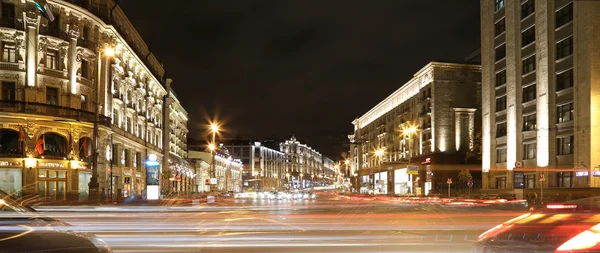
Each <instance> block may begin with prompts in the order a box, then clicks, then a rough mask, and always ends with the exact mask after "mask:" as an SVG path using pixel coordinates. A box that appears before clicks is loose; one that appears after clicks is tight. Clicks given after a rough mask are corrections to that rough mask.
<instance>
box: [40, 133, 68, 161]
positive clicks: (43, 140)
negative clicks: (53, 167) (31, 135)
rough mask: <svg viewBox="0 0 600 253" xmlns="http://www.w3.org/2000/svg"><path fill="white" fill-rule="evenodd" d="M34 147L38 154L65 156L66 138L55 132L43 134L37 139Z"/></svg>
mask: <svg viewBox="0 0 600 253" xmlns="http://www.w3.org/2000/svg"><path fill="white" fill-rule="evenodd" d="M35 149H36V150H37V152H38V154H39V155H40V156H49V157H67V139H66V138H65V137H62V136H61V135H59V134H55V133H47V134H43V135H41V136H40V138H39V139H38V141H37V143H36V145H35Z"/></svg>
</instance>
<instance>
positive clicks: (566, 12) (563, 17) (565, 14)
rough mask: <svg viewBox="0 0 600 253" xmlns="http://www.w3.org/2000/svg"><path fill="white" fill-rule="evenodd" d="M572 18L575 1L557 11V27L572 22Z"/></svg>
mask: <svg viewBox="0 0 600 253" xmlns="http://www.w3.org/2000/svg"><path fill="white" fill-rule="evenodd" d="M571 20H573V3H569V4H568V5H566V6H565V7H563V8H561V9H560V10H558V11H557V12H556V28H558V27H561V26H563V25H564V24H566V23H569V22H571Z"/></svg>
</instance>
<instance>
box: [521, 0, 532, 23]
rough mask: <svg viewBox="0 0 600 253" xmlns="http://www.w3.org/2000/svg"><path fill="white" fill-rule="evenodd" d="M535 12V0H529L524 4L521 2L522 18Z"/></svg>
mask: <svg viewBox="0 0 600 253" xmlns="http://www.w3.org/2000/svg"><path fill="white" fill-rule="evenodd" d="M533 12H535V2H534V1H533V0H528V1H527V2H525V3H524V4H521V19H524V18H526V17H527V16H529V15H530V14H532V13H533Z"/></svg>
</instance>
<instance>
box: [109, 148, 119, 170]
mask: <svg viewBox="0 0 600 253" xmlns="http://www.w3.org/2000/svg"><path fill="white" fill-rule="evenodd" d="M111 151H112V159H111V163H112V164H113V165H118V164H119V144H117V143H113V145H112V149H111Z"/></svg>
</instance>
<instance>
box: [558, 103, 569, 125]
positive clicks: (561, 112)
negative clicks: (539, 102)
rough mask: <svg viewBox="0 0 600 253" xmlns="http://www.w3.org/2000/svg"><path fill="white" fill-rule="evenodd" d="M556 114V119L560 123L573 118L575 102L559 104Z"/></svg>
mask: <svg viewBox="0 0 600 253" xmlns="http://www.w3.org/2000/svg"><path fill="white" fill-rule="evenodd" d="M556 114H557V115H556V116H557V117H556V119H557V120H558V123H563V122H568V121H571V120H573V103H568V104H566V105H560V106H558V107H557V113H556Z"/></svg>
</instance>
